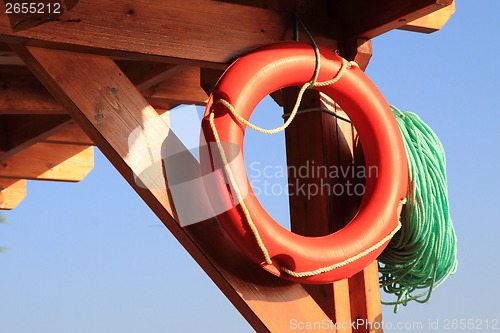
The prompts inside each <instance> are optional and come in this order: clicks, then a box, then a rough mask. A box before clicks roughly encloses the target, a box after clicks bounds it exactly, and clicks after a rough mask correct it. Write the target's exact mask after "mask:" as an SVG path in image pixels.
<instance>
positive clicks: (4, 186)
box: [0, 0, 454, 209]
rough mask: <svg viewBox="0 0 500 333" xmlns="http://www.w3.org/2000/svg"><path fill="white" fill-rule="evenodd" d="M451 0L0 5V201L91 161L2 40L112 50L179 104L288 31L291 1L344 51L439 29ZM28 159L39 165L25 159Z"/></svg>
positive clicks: (85, 143) (93, 0) (152, 91)
mask: <svg viewBox="0 0 500 333" xmlns="http://www.w3.org/2000/svg"><path fill="white" fill-rule="evenodd" d="M450 2H451V0H412V1H407V2H406V3H407V4H406V6H404V7H402V6H398V1H397V0H385V1H325V0H323V1H305V0H297V1H288V2H287V1H278V0H261V1H246V0H224V1H222V0H221V1H207V0H196V1H192V2H190V4H189V6H186V2H185V1H180V0H179V1H168V2H156V1H146V2H144V3H141V4H140V5H139V4H136V3H134V2H131V1H122V2H116V1H111V0H109V1H97V0H86V1H80V2H79V3H78V5H77V6H75V7H74V8H72V9H71V10H70V11H68V12H66V13H64V14H63V15H61V16H57V17H55V16H54V17H49V18H46V17H45V18H43V20H42V19H41V18H40V17H36V16H33V15H32V16H27V15H22V14H19V15H13V14H12V15H9V16H7V15H3V16H2V17H1V19H0V84H1V87H0V162H1V163H0V189H1V190H2V191H1V194H0V209H12V208H14V207H15V206H16V205H17V204H19V202H20V201H21V199H20V198H22V197H23V195H22V194H25V193H26V189H25V186H26V182H25V181H22V180H24V179H36V180H41V179H45V180H46V179H50V180H59V181H78V180H81V179H82V178H83V177H85V175H86V174H87V173H88V172H89V171H90V170H91V169H92V166H93V163H92V158H93V157H92V156H93V155H92V148H91V146H92V141H91V140H90V139H89V138H88V137H87V136H86V134H85V133H84V132H83V131H82V130H81V129H80V128H79V127H78V126H77V125H76V124H75V123H74V122H73V121H72V119H71V118H70V117H69V116H68V114H67V112H66V111H65V109H64V107H63V106H62V105H61V104H60V103H59V102H58V101H57V100H56V99H54V98H53V97H52V95H51V94H50V93H49V92H48V91H47V90H46V89H45V88H44V86H43V85H42V84H41V83H40V82H39V81H38V80H37V78H36V77H35V76H34V75H33V74H32V73H31V72H30V70H28V68H27V67H25V66H24V63H23V61H22V60H21V59H20V58H19V56H18V55H17V54H16V52H14V51H13V50H12V49H11V47H9V44H11V45H20V44H22V45H37V46H44V47H49V48H58V49H66V50H75V51H80V52H89V53H98V54H105V55H110V56H112V57H113V59H115V60H116V63H117V64H118V66H119V67H120V68H121V69H122V70H123V72H124V73H125V75H127V77H128V78H129V79H130V81H131V82H132V83H133V84H134V85H135V86H136V88H137V89H138V90H139V91H140V92H141V93H142V94H143V96H144V97H145V98H146V100H147V101H148V102H149V103H150V104H151V105H152V106H153V107H154V108H156V109H157V110H158V111H159V112H163V111H165V110H168V109H171V108H173V107H175V106H177V105H179V104H196V105H203V104H204V102H205V100H206V98H207V95H206V93H205V91H210V88H211V87H209V86H206V85H205V86H204V87H203V88H204V89H202V88H201V87H200V83H201V81H200V80H201V75H202V73H203V75H205V76H207V77H212V78H213V77H214V76H218V75H220V73H221V70H223V69H224V68H225V67H226V66H227V65H228V64H229V63H230V62H231V61H232V60H233V59H235V58H237V57H238V56H239V55H241V54H244V53H245V52H247V51H249V50H251V49H252V48H254V47H256V46H259V45H262V44H266V43H270V42H274V41H278V40H286V39H290V38H291V37H292V30H293V29H292V26H293V18H292V15H291V12H292V11H294V12H296V13H299V15H300V16H301V17H302V19H303V21H304V22H305V23H306V25H307V26H308V27H309V29H310V30H311V31H312V33H313V34H314V36H315V38H316V39H317V41H318V42H319V43H321V44H323V45H327V46H329V47H331V48H335V49H339V50H340V51H341V53H343V54H347V55H349V52H351V50H350V45H351V44H352V43H351V41H352V40H356V39H369V38H373V37H375V36H377V35H379V34H382V33H384V32H387V31H389V30H392V29H395V28H398V29H405V30H412V31H419V32H427V33H429V32H433V31H436V30H439V29H440V28H441V27H442V26H443V25H444V24H445V23H446V21H447V20H448V19H449V17H450V16H451V15H452V14H453V12H454V4H452V6H447V5H449V4H450ZM68 8H69V7H68ZM66 9H67V8H66ZM436 10H438V11H437V12H436ZM301 38H305V37H304V36H301ZM207 82H208V80H207ZM204 90H205V91H204ZM275 97H277V96H275ZM47 149H50V151H51V152H57V153H59V152H60V154H58V158H62V159H63V160H64V161H71V163H70V162H67V163H69V165H71V166H72V167H73V168H75V167H78V170H79V172H77V173H74V172H71V170H70V169H69V168H66V167H64V163H66V162H64V163H62V162H61V163H59V161H49V160H48V159H47V158H46V157H43V158H41V157H39V156H35V155H36V154H40V153H42V152H44V153H45V152H46V151H47ZM28 157H33V158H32V159H30V158H28ZM33 163H35V164H40V167H39V168H25V167H24V166H26V165H28V164H33ZM78 163H81V164H78ZM20 166H23V167H20ZM13 169H16V170H15V171H14V170H13Z"/></svg>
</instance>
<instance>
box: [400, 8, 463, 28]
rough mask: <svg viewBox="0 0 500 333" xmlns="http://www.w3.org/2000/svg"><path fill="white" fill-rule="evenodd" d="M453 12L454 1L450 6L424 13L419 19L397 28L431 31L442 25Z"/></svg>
mask: <svg viewBox="0 0 500 333" xmlns="http://www.w3.org/2000/svg"><path fill="white" fill-rule="evenodd" d="M454 13H455V1H453V3H452V4H451V5H450V6H447V7H444V8H441V9H439V10H437V11H435V12H434V13H431V14H428V15H425V16H423V17H421V18H419V19H416V20H414V21H411V22H408V23H406V24H405V25H403V26H402V27H400V28H399V29H401V30H408V31H414V32H421V33H427V34H429V33H432V32H436V31H438V30H441V28H443V27H444V25H445V24H446V22H448V21H449V20H450V18H451V16H452V15H453V14H454Z"/></svg>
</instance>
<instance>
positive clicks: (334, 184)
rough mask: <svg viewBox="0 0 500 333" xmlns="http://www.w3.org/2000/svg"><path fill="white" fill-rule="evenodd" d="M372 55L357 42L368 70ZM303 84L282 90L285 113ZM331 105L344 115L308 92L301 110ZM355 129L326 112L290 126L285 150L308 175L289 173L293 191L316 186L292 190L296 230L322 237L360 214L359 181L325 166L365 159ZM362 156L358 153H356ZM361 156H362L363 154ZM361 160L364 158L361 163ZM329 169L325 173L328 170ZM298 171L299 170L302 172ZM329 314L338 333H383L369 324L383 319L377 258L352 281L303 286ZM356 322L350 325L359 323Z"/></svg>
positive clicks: (359, 55) (344, 166)
mask: <svg viewBox="0 0 500 333" xmlns="http://www.w3.org/2000/svg"><path fill="white" fill-rule="evenodd" d="M370 55H371V44H370V43H369V42H366V41H360V42H359V43H357V52H356V53H355V54H354V57H355V58H356V60H357V61H358V62H359V63H360V67H361V68H366V66H367V64H368V61H369V58H370ZM297 92H298V88H287V89H284V92H283V107H284V112H285V114H287V113H289V112H291V110H292V108H293V106H294V104H295V101H296V97H297ZM321 107H323V108H328V109H331V110H333V111H336V112H338V113H340V114H342V115H344V116H345V113H344V112H343V111H342V110H341V109H340V108H339V107H338V106H337V105H336V104H335V103H334V102H333V103H332V101H329V100H325V99H324V98H322V97H321V96H320V94H319V93H318V92H317V91H313V90H309V91H306V93H305V94H304V97H303V99H302V103H301V106H300V109H311V108H313V109H314V108H321ZM356 142H357V141H356V132H355V130H354V128H353V126H352V125H351V124H350V123H349V122H346V121H344V120H341V119H337V118H335V117H334V116H332V115H330V114H327V113H325V112H322V111H315V112H307V113H302V114H299V115H297V117H296V119H295V120H294V122H292V124H291V125H290V126H289V127H288V128H287V129H286V147H287V149H286V152H287V163H288V166H289V167H292V168H295V170H298V168H300V167H302V168H306V169H308V172H307V173H306V174H307V175H308V176H306V177H302V178H301V177H296V178H294V177H293V176H294V175H290V176H289V184H291V185H290V186H289V190H290V191H293V189H294V188H297V187H298V186H299V185H300V184H306V186H305V187H306V188H309V186H311V188H314V189H315V191H314V192H315V193H314V195H311V194H312V193H306V194H303V193H291V195H290V220H291V229H292V231H293V232H295V233H298V234H301V235H304V236H310V237H314V236H323V235H327V234H330V233H332V232H335V231H337V230H339V229H341V228H342V227H343V226H344V225H345V224H346V223H347V222H349V221H350V220H351V219H352V218H353V217H354V215H355V214H356V211H357V207H358V205H359V202H360V200H361V198H360V197H357V196H350V195H349V194H348V193H347V191H343V193H340V191H336V190H335V189H338V188H344V189H345V188H346V182H347V181H349V182H351V184H352V183H353V182H355V181H363V180H356V179H348V178H347V179H344V178H342V177H341V176H340V177H339V178H336V177H328V175H326V177H324V176H325V175H324V174H321V175H318V174H319V173H322V172H320V170H329V169H328V168H329V167H330V166H334V167H337V168H339V169H340V170H344V171H346V170H349V169H350V168H353V167H354V166H355V165H357V163H360V161H359V160H358V161H356V159H355V149H356ZM356 155H359V154H356ZM361 156H362V154H361ZM361 162H362V161H361ZM323 173H324V172H323ZM297 174H298V172H295V176H297ZM304 288H305V289H306V290H307V291H308V292H309V293H310V294H311V296H312V297H313V298H314V299H315V300H316V302H317V303H318V305H320V306H321V308H322V309H323V310H324V311H325V313H326V314H327V315H328V316H329V317H330V318H331V319H332V320H333V321H334V322H336V323H337V328H338V329H337V331H338V332H352V331H354V332H381V330H379V331H377V330H372V329H370V328H371V327H370V325H369V324H367V323H373V322H375V321H377V322H381V305H380V292H379V287H378V268H377V264H376V262H374V263H372V264H371V265H370V266H369V267H367V268H366V269H365V270H364V271H362V272H360V273H358V274H356V275H354V276H353V277H352V278H350V279H348V280H343V281H338V282H336V283H333V284H326V285H304ZM357 320H361V321H359V323H362V324H360V325H354V329H353V326H351V325H348V324H346V323H351V322H353V321H354V322H356V321H357Z"/></svg>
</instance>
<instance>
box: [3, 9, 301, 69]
mask: <svg viewBox="0 0 500 333" xmlns="http://www.w3.org/2000/svg"><path fill="white" fill-rule="evenodd" d="M21 20H24V21H23V24H24V25H25V26H26V28H25V29H22V28H21V27H19V23H20V22H21ZM30 20H32V21H33V24H30V22H29V21H30ZM40 20H41V21H42V22H43V23H40ZM16 26H17V27H16ZM13 27H16V28H15V29H13ZM291 28H292V27H291V15H290V14H289V13H287V12H282V11H276V10H270V9H262V8H253V7H246V6H239V5H234V4H228V3H222V2H216V1H209V0H191V1H189V2H187V1H184V0H171V1H162V2H158V1H156V0H145V1H141V2H140V3H134V2H122V3H119V4H117V2H116V1H114V0H80V1H79V2H78V4H77V5H76V6H75V7H73V8H72V9H71V10H69V11H67V12H65V13H64V14H63V15H61V16H59V17H57V18H47V17H38V16H37V15H32V16H29V17H18V16H16V15H7V14H5V11H2V12H1V13H0V41H4V42H9V43H26V44H28V45H38V46H42V45H43V46H48V47H52V48H65V49H70V50H78V51H84V52H98V53H101V54H106V55H120V56H123V57H132V58H136V59H143V60H152V61H160V62H172V61H174V62H177V63H185V62H186V61H187V62H194V63H195V64H198V65H200V62H203V63H205V65H206V66H209V64H208V63H212V66H215V67H217V65H216V64H217V63H219V64H225V63H229V62H230V61H231V60H233V59H235V58H236V57H237V56H239V55H240V54H242V53H246V52H248V51H249V50H251V49H253V48H255V47H256V46H259V45H263V44H267V43H270V42H272V41H278V40H282V39H283V38H287V37H286V36H289V37H288V38H291V31H292V29H291ZM287 30H288V31H289V33H288V35H287ZM228 31H230V32H231V33H228Z"/></svg>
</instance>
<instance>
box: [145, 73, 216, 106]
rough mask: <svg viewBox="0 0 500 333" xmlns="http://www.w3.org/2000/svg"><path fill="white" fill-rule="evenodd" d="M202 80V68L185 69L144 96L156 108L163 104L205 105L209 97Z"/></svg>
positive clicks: (152, 88) (146, 91) (150, 89)
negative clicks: (201, 83) (202, 85)
mask: <svg viewBox="0 0 500 333" xmlns="http://www.w3.org/2000/svg"><path fill="white" fill-rule="evenodd" d="M200 80H201V79H200V68H198V67H187V68H186V67H185V68H184V69H183V70H182V71H179V73H177V74H175V75H173V76H172V77H170V78H168V79H166V80H163V81H162V82H161V83H159V84H157V85H155V86H153V87H151V88H149V89H146V90H144V91H143V92H142V94H143V96H144V97H145V98H146V100H147V101H148V102H149V103H150V104H151V105H153V106H155V107H156V106H157V105H161V103H167V104H174V103H176V104H196V105H205V104H206V103H205V101H206V100H207V99H208V97H207V95H206V93H205V92H204V91H203V89H202V88H201V86H200Z"/></svg>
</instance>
